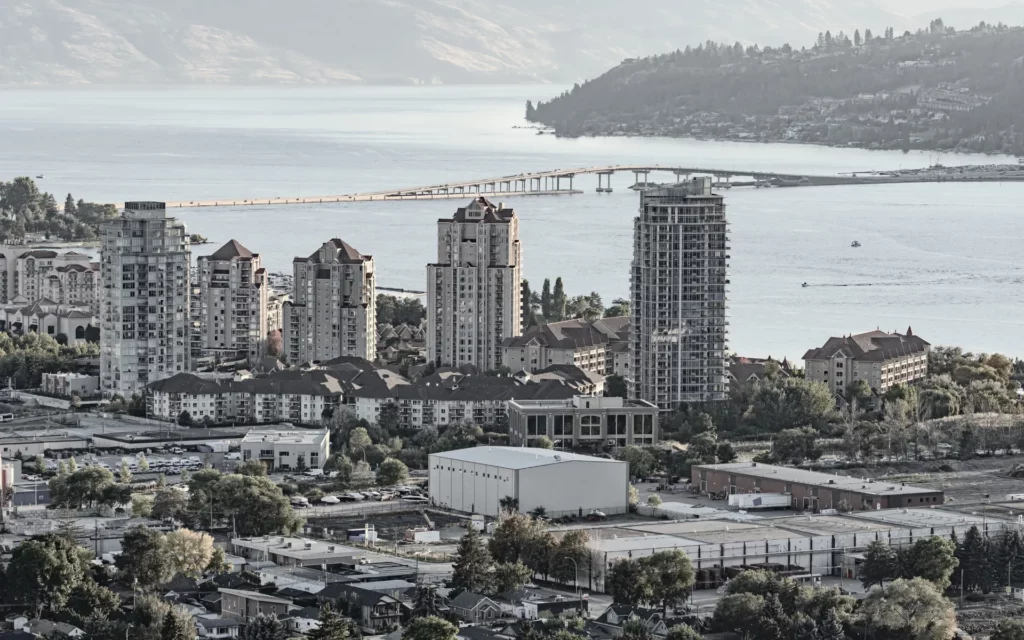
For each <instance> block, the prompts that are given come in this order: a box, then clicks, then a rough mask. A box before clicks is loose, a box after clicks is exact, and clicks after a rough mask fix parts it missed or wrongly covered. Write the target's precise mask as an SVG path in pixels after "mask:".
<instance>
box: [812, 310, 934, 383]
mask: <svg viewBox="0 0 1024 640" xmlns="http://www.w3.org/2000/svg"><path fill="white" fill-rule="evenodd" d="M929 351H931V345H930V344H929V343H927V342H925V341H924V340H922V339H921V338H920V337H918V336H916V335H914V332H913V330H912V329H911V328H910V327H907V332H906V334H899V333H895V332H893V333H886V332H884V331H869V332H867V333H861V334H857V335H849V336H843V337H841V338H829V339H828V341H827V342H825V344H824V345H822V346H821V347H819V348H817V349H810V350H808V351H807V353H805V354H804V363H805V370H806V374H805V375H806V376H807V379H808V380H814V381H816V382H821V383H824V384H826V385H828V388H829V389H831V390H832V392H833V393H835V394H837V395H842V394H844V393H845V391H846V388H847V387H848V386H849V385H850V383H852V382H857V381H859V380H864V381H865V382H867V383H868V386H869V387H870V388H871V390H872V391H873V392H874V394H875V396H876V397H877V396H879V395H881V394H883V393H885V391H886V390H887V389H889V387H892V386H895V385H908V384H911V383H912V382H915V381H917V380H922V379H924V378H926V377H928V352H929Z"/></svg>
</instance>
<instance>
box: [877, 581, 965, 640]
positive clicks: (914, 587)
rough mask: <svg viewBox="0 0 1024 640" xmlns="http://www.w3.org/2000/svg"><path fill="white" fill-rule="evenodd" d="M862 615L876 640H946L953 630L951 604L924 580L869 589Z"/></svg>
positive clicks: (954, 621)
mask: <svg viewBox="0 0 1024 640" xmlns="http://www.w3.org/2000/svg"><path fill="white" fill-rule="evenodd" d="M861 615H862V616H863V619H864V621H865V624H867V625H868V626H869V627H870V629H871V630H872V633H873V635H874V636H875V637H881V636H885V637H893V638H907V639H908V640H948V639H949V638H952V637H953V631H954V629H956V615H955V614H954V611H953V604H952V603H951V602H950V601H949V600H947V599H946V598H944V597H943V596H942V592H941V591H940V590H939V589H937V588H936V586H935V584H934V583H932V582H929V581H928V580H925V579H923V578H914V579H913V580H903V579H900V580H895V581H893V582H891V583H889V584H887V585H885V586H884V587H878V588H875V589H872V590H871V592H870V593H869V594H868V596H867V598H865V599H864V601H863V602H862V604H861Z"/></svg>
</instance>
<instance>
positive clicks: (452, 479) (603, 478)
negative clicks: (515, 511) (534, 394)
mask: <svg viewBox="0 0 1024 640" xmlns="http://www.w3.org/2000/svg"><path fill="white" fill-rule="evenodd" d="M427 468H428V471H429V474H430V476H429V477H430V501H431V504H434V505H437V506H441V507H445V508H449V509H453V510H455V511H463V512H466V513H476V514H482V515H488V516H497V515H499V514H500V512H501V511H502V506H501V502H502V500H503V499H505V498H506V497H508V498H511V499H512V500H513V501H514V502H516V503H517V504H518V508H519V511H521V512H523V513H529V512H530V511H533V510H534V509H536V508H537V507H544V510H545V511H546V513H547V514H548V515H549V516H551V517H560V516H563V515H574V516H581V515H587V514H589V513H590V512H591V511H595V510H596V511H602V512H604V513H606V514H613V513H626V512H627V511H628V510H629V477H628V465H627V464H626V463H625V462H622V461H618V460H608V459H606V458H597V457H592V456H584V455H577V454H574V453H568V452H564V451H554V450H551V449H534V448H527V447H491V446H487V447H475V448H472V449H459V450H458V451H446V452H444V453H432V454H430V455H429V456H428V460H427Z"/></svg>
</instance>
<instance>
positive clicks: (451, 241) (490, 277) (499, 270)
mask: <svg viewBox="0 0 1024 640" xmlns="http://www.w3.org/2000/svg"><path fill="white" fill-rule="evenodd" d="M521 269H522V249H521V247H520V244H519V219H518V218H517V217H516V214H515V211H514V210H512V209H506V208H505V207H504V206H503V205H501V204H500V203H499V204H498V205H494V204H492V203H491V202H489V201H488V200H487V199H486V198H484V197H482V196H481V197H479V198H477V199H475V200H473V201H472V202H470V203H469V204H468V205H467V206H466V207H461V208H459V209H458V210H457V211H456V212H455V215H454V216H452V217H451V218H442V219H441V220H438V221H437V262H436V263H435V264H429V265H427V360H428V361H430V362H434V363H435V364H438V365H451V366H461V365H464V364H471V365H475V366H476V367H478V368H479V369H481V370H483V371H491V370H494V369H497V368H498V367H499V366H501V362H502V342H503V341H504V340H505V339H506V338H510V337H513V336H517V335H519V334H520V332H521V324H522V296H521V292H522V272H521Z"/></svg>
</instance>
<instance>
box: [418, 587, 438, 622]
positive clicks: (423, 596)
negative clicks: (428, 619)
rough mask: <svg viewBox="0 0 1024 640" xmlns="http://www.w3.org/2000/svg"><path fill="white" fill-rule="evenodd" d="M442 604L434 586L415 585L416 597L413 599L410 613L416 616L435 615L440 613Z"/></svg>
mask: <svg viewBox="0 0 1024 640" xmlns="http://www.w3.org/2000/svg"><path fill="white" fill-rule="evenodd" d="M442 604H443V603H442V600H441V596H440V595H438V593H437V587H436V586H434V585H432V584H421V585H418V586H417V587H416V599H415V600H414V601H413V605H412V614H413V616H416V617H423V616H436V615H438V614H439V613H440V611H441V605H442Z"/></svg>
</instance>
